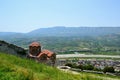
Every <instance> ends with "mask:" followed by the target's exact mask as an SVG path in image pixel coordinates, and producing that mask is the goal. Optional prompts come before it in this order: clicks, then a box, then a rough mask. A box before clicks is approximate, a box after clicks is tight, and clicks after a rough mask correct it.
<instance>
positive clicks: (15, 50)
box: [0, 40, 26, 56]
mask: <svg viewBox="0 0 120 80" xmlns="http://www.w3.org/2000/svg"><path fill="white" fill-rule="evenodd" d="M0 52H3V53H8V54H13V55H18V56H25V55H26V50H25V49H23V48H21V47H18V46H16V45H14V44H10V43H7V42H5V41H1V40H0Z"/></svg>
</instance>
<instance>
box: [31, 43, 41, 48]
mask: <svg viewBox="0 0 120 80" xmlns="http://www.w3.org/2000/svg"><path fill="white" fill-rule="evenodd" d="M29 46H36V47H37V46H41V45H40V43H39V42H32V43H31V44H30V45H29Z"/></svg>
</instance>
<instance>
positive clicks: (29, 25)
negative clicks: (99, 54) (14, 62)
mask: <svg viewBox="0 0 120 80" xmlns="http://www.w3.org/2000/svg"><path fill="white" fill-rule="evenodd" d="M53 26H67V27H73V26H75V27H79V26H96V27H98V26H120V0H0V31H2V32H4V31H9V32H13V31H14V32H29V31H31V30H34V29H38V28H42V27H53Z"/></svg>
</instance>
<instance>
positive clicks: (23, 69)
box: [0, 53, 120, 80]
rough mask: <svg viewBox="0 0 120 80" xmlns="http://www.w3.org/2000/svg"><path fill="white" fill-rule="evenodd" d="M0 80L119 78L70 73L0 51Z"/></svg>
mask: <svg viewBox="0 0 120 80" xmlns="http://www.w3.org/2000/svg"><path fill="white" fill-rule="evenodd" d="M0 80H120V79H118V78H115V77H109V76H105V75H95V74H90V73H80V74H77V75H75V74H71V73H65V72H62V71H60V70H58V69H57V68H55V67H54V68H53V67H49V66H46V65H44V64H38V63H36V62H34V61H32V60H27V59H21V58H19V57H16V56H13V55H8V54H3V53H0Z"/></svg>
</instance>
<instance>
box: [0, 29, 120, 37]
mask: <svg viewBox="0 0 120 80" xmlns="http://www.w3.org/2000/svg"><path fill="white" fill-rule="evenodd" d="M119 33H120V27H51V28H40V29H36V30H33V31H31V32H28V33H16V32H0V37H43V36H61V37H64V36H102V35H108V34H119Z"/></svg>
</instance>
